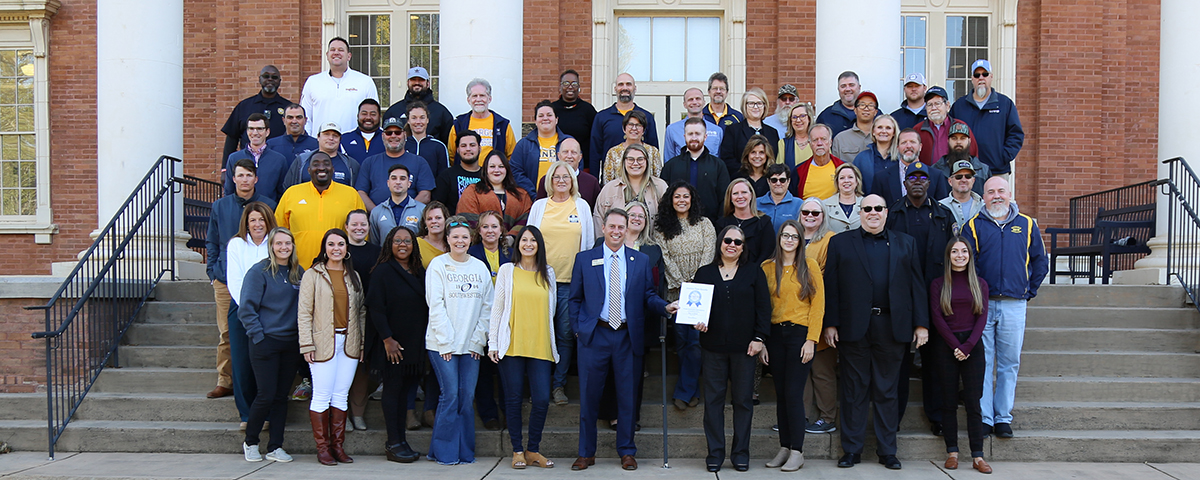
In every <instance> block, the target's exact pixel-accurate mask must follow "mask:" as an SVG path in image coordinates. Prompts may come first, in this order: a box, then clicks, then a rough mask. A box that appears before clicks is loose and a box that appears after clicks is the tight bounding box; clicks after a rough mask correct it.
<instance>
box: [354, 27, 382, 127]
mask: <svg viewBox="0 0 1200 480" xmlns="http://www.w3.org/2000/svg"><path fill="white" fill-rule="evenodd" d="M391 25H392V16H391V15H351V16H350V35H349V41H350V68H353V69H354V70H356V71H359V72H362V73H365V74H367V75H368V76H370V77H371V79H372V80H374V81H375V89H376V90H378V91H379V103H380V104H381V105H390V104H391V89H392V82H391V77H392V47H391V45H392V27H391ZM384 108H387V107H384Z"/></svg>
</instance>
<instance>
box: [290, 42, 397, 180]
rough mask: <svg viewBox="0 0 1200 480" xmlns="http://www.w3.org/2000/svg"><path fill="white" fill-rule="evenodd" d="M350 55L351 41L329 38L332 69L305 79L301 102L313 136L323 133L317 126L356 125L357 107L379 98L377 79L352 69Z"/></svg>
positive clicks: (329, 56) (327, 53)
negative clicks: (328, 124) (317, 129)
mask: <svg viewBox="0 0 1200 480" xmlns="http://www.w3.org/2000/svg"><path fill="white" fill-rule="evenodd" d="M350 57H351V54H350V42H347V41H346V39H344V38H342V37H334V38H333V39H332V40H330V41H329V50H327V51H326V52H325V59H326V60H328V61H329V71H326V72H319V73H314V74H312V75H310V76H309V77H308V80H305V81H304V89H303V90H301V92H300V105H303V106H304V111H305V112H308V118H309V120H311V122H309V127H308V133H309V135H312V134H314V133H321V132H318V131H316V130H313V129H314V128H317V127H319V126H321V125H325V124H327V123H333V124H336V125H354V123H355V121H356V120H357V118H358V110H356V106H357V105H358V104H359V102H362V101H363V100H366V99H368V98H374V99H376V100H378V99H379V92H378V91H377V90H376V89H375V81H374V80H372V79H371V77H368V76H366V75H365V74H363V73H362V72H358V71H355V70H354V69H352V68H350ZM338 133H341V132H338ZM305 181H307V180H305Z"/></svg>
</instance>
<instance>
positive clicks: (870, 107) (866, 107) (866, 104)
mask: <svg viewBox="0 0 1200 480" xmlns="http://www.w3.org/2000/svg"><path fill="white" fill-rule="evenodd" d="M857 106H858V108H865V109H867V110H870V109H872V108H875V107H876V105H875V104H874V103H860V104H858V105H857Z"/></svg>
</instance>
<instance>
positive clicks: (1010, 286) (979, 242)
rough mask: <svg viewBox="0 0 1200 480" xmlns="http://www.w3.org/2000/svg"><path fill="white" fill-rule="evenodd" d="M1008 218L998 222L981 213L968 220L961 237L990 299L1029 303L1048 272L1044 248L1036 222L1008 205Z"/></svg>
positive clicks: (984, 211) (1011, 205) (1048, 266)
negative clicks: (972, 252)
mask: <svg viewBox="0 0 1200 480" xmlns="http://www.w3.org/2000/svg"><path fill="white" fill-rule="evenodd" d="M1009 206H1010V207H1011V208H1009V211H1008V216H1007V217H1005V218H1004V220H1002V221H999V222H997V221H996V220H995V219H993V218H992V216H991V215H988V212H987V210H982V211H980V212H979V213H978V214H977V215H975V217H974V218H971V219H970V220H967V225H966V226H965V227H963V229H962V236H964V237H966V238H967V241H968V242H970V243H971V247H973V248H974V250H975V268H976V270H977V271H978V273H979V276H981V277H983V279H984V280H987V283H988V288H989V293H990V294H991V295H1004V296H1006V297H1013V298H1022V299H1026V300H1028V299H1031V298H1033V297H1036V296H1037V290H1038V285H1041V284H1042V280H1044V279H1045V278H1046V274H1047V273H1048V272H1049V270H1050V261H1049V259H1048V257H1047V256H1046V244H1045V243H1043V242H1042V232H1041V231H1040V230H1038V226H1037V222H1035V221H1034V220H1033V219H1032V218H1030V217H1029V216H1028V215H1022V214H1021V212H1019V211H1018V210H1017V204H1016V203H1010V204H1009Z"/></svg>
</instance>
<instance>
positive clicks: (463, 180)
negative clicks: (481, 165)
mask: <svg viewBox="0 0 1200 480" xmlns="http://www.w3.org/2000/svg"><path fill="white" fill-rule="evenodd" d="M479 180H480V178H478V177H463V176H460V177H458V196H460V197H461V196H462V193H463V190H466V189H467V187H469V186H471V185H474V184H476V183H479Z"/></svg>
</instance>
